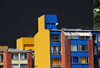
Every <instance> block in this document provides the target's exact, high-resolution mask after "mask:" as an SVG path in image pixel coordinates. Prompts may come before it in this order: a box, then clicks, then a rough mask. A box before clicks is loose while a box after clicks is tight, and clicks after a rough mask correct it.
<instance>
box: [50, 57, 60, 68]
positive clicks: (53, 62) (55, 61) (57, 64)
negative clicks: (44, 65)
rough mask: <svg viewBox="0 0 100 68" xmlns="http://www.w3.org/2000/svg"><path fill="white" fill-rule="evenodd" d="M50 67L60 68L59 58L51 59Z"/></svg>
mask: <svg viewBox="0 0 100 68" xmlns="http://www.w3.org/2000/svg"><path fill="white" fill-rule="evenodd" d="M51 66H52V67H61V58H51Z"/></svg>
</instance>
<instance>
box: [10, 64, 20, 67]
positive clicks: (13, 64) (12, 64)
mask: <svg viewBox="0 0 100 68" xmlns="http://www.w3.org/2000/svg"><path fill="white" fill-rule="evenodd" d="M12 65H18V68H19V64H11V68H12Z"/></svg>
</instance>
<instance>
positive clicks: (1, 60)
mask: <svg viewBox="0 0 100 68" xmlns="http://www.w3.org/2000/svg"><path fill="white" fill-rule="evenodd" d="M0 62H3V54H1V55H0Z"/></svg>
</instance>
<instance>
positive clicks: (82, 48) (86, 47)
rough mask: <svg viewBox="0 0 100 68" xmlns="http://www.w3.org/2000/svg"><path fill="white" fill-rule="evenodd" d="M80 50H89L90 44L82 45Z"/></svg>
mask: <svg viewBox="0 0 100 68" xmlns="http://www.w3.org/2000/svg"><path fill="white" fill-rule="evenodd" d="M80 51H88V45H80Z"/></svg>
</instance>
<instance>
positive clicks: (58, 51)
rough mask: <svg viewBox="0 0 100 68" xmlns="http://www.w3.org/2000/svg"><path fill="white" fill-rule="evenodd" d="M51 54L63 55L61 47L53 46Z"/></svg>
mask: <svg viewBox="0 0 100 68" xmlns="http://www.w3.org/2000/svg"><path fill="white" fill-rule="evenodd" d="M51 54H57V55H59V54H61V46H51Z"/></svg>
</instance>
